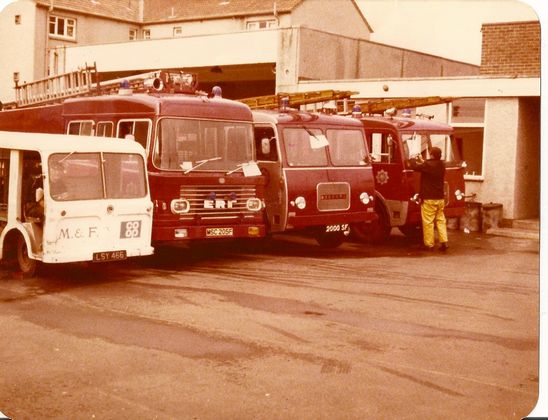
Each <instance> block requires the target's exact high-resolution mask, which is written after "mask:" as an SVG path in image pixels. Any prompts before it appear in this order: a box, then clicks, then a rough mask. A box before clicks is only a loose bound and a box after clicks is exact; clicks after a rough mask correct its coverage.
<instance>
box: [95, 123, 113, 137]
mask: <svg viewBox="0 0 548 420" xmlns="http://www.w3.org/2000/svg"><path fill="white" fill-rule="evenodd" d="M113 133H114V123H113V122H111V121H100V122H98V123H97V130H96V132H95V135H96V136H97V137H112V136H113Z"/></svg>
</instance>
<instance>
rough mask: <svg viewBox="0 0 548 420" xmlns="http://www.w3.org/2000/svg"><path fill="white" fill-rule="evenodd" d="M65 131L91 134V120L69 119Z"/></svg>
mask: <svg viewBox="0 0 548 420" xmlns="http://www.w3.org/2000/svg"><path fill="white" fill-rule="evenodd" d="M67 133H68V134H74V135H76V136H92V135H93V121H71V122H69V125H68V130H67Z"/></svg>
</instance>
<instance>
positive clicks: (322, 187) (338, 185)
mask: <svg viewBox="0 0 548 420" xmlns="http://www.w3.org/2000/svg"><path fill="white" fill-rule="evenodd" d="M317 191H318V197H317V201H318V210H320V211H335V210H348V209H349V208H350V184H348V183H347V182H326V183H322V184H318V187H317Z"/></svg>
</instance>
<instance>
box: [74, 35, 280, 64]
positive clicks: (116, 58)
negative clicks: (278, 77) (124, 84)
mask: <svg viewBox="0 0 548 420" xmlns="http://www.w3.org/2000/svg"><path fill="white" fill-rule="evenodd" d="M277 51H278V31H276V30H261V31H253V32H251V31H245V32H237V33H231V34H226V33H224V34H219V35H207V36H195V37H187V38H170V39H151V40H147V41H140V42H124V43H116V44H103V45H94V46H82V47H71V48H67V49H66V63H67V67H66V70H67V71H72V70H74V69H76V68H78V67H79V66H82V65H83V64H84V63H93V62H96V63H97V68H98V70H99V71H101V72H110V71H123V70H141V69H161V68H170V67H171V68H174V67H202V66H215V65H231V64H250V63H274V62H276V55H277Z"/></svg>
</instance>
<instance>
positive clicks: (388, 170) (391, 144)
mask: <svg viewBox="0 0 548 420" xmlns="http://www.w3.org/2000/svg"><path fill="white" fill-rule="evenodd" d="M367 143H368V146H369V150H370V152H371V157H372V159H373V164H372V166H373V175H374V177H375V189H376V191H377V192H378V193H379V194H380V195H381V196H382V197H383V198H384V199H385V202H384V204H385V206H386V210H387V212H388V216H389V218H390V223H391V225H392V226H397V225H400V224H403V223H404V221H405V218H406V216H407V210H408V209H407V203H408V200H409V198H410V197H411V195H412V194H411V195H409V194H410V188H409V185H407V181H406V180H407V178H406V174H405V173H404V169H405V168H404V165H403V154H402V153H403V150H402V147H401V143H400V142H399V137H398V133H397V132H396V131H392V130H382V129H377V128H371V129H367Z"/></svg>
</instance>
